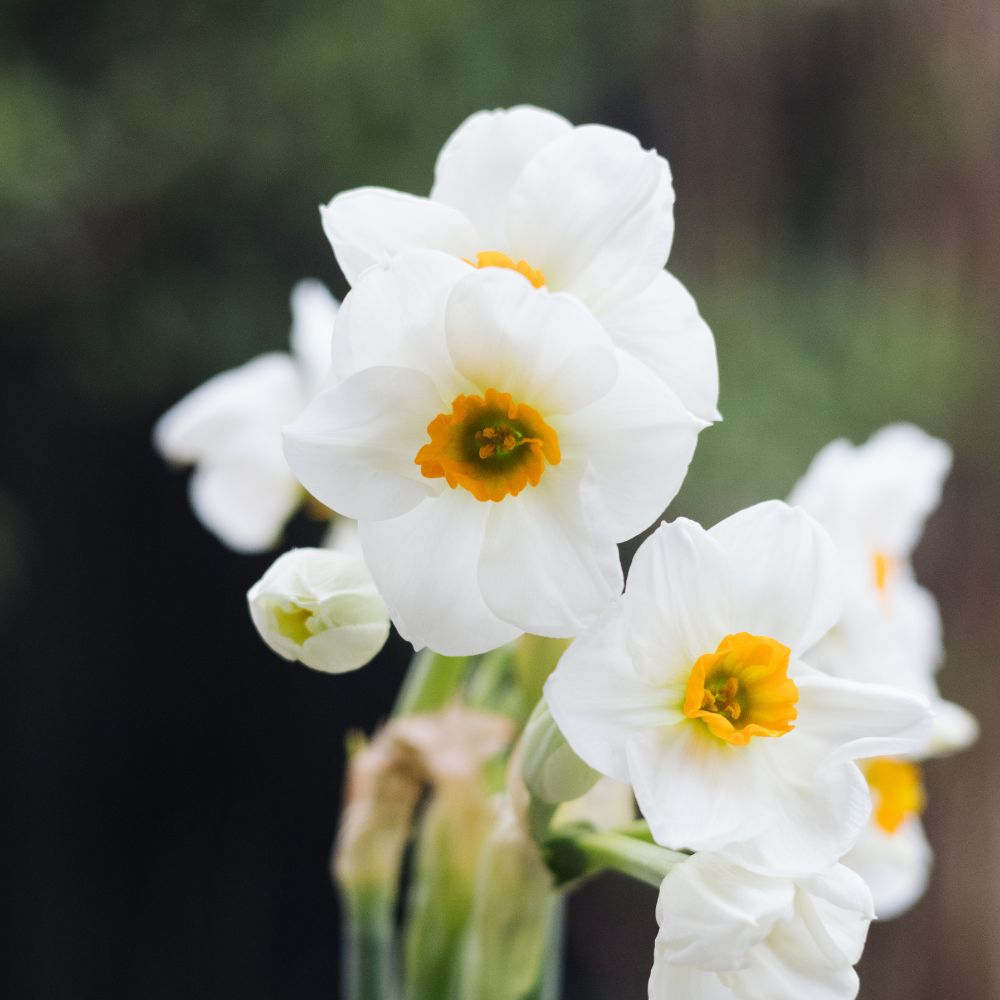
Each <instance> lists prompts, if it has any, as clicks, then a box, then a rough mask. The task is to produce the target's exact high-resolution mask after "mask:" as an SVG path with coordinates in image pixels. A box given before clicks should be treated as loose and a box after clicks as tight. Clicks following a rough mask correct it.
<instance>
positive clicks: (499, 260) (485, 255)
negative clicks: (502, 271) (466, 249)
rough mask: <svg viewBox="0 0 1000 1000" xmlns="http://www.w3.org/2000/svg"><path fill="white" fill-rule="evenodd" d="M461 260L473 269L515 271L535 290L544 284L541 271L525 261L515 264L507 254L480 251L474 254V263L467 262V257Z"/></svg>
mask: <svg viewBox="0 0 1000 1000" xmlns="http://www.w3.org/2000/svg"><path fill="white" fill-rule="evenodd" d="M462 259H463V260H464V261H465V262H466V264H471V265H472V266H473V267H479V268H482V267H506V268H509V269H510V270H511V271H517V273H518V274H520V275H522V276H523V277H525V278H527V279H528V281H530V282H531V283H532V284H533V285H534V286H535V288H541V287H542V285H544V284H545V275H544V274H542V272H541V271H539V270H537V269H536V268H533V267H532V266H531V265H530V264H529V263H528V262H527V261H526V260H519V261H516V262H515V261H514V260H513V259H512V258H510V257H508V256H507V254H505V253H501V252H500V251H499V250H481V251H480V252H479V253H477V254H476V259H475V260H474V261H472V260H469V259H468V258H467V257H463V258H462Z"/></svg>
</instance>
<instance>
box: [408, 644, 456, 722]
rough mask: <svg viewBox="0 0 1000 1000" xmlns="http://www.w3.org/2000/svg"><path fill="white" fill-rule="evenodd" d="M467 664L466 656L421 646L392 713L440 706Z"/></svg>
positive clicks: (449, 696) (449, 698)
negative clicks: (449, 654) (421, 648)
mask: <svg viewBox="0 0 1000 1000" xmlns="http://www.w3.org/2000/svg"><path fill="white" fill-rule="evenodd" d="M468 665H469V657H467V656H442V655H441V654H440V653H435V652H433V651H432V650H430V649H424V650H421V652H419V653H417V654H416V656H414V657H413V660H412V661H411V663H410V669H409V670H408V671H407V673H406V680H404V681H403V687H402V689H401V690H400V692H399V697H397V699H396V706H395V708H394V709H393V712H392V714H393V715H416V714H418V713H419V712H435V711H437V710H438V709H441V708H444V707H445V705H447V704H448V702H449V701H451V699H452V698H453V697H454V696H455V692H456V691H458V689H459V687H461V684H462V680H463V678H464V677H465V671H466V668H467V667H468Z"/></svg>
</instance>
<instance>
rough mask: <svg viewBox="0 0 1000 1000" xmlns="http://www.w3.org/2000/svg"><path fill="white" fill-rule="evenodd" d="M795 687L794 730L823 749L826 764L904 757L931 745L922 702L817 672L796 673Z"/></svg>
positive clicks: (926, 710) (928, 718)
mask: <svg viewBox="0 0 1000 1000" xmlns="http://www.w3.org/2000/svg"><path fill="white" fill-rule="evenodd" d="M795 683H796V686H797V687H798V689H799V701H798V706H797V708H798V719H797V720H796V723H795V725H796V728H797V729H798V730H799V731H800V732H802V733H804V734H807V735H808V737H809V739H810V740H819V741H821V742H822V743H823V745H824V746H825V747H826V759H827V760H830V761H834V760H855V759H859V758H863V757H892V756H900V755H903V756H905V755H909V754H913V753H918V752H919V751H920V750H922V749H923V748H924V747H925V746H926V745H927V742H928V740H929V739H930V734H931V712H930V706H929V704H928V703H927V700H926V699H925V698H921V697H919V696H917V695H911V694H907V693H905V692H903V691H897V690H895V689H893V688H890V687H886V686H884V685H882V684H866V683H864V682H861V681H848V680H843V679H841V678H839V677H827V676H825V675H823V674H821V673H819V672H818V671H810V672H808V673H801V674H800V673H797V674H796V676H795Z"/></svg>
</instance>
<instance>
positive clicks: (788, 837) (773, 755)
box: [726, 733, 871, 875]
mask: <svg viewBox="0 0 1000 1000" xmlns="http://www.w3.org/2000/svg"><path fill="white" fill-rule="evenodd" d="M794 735H795V734H794V733H793V734H790V735H788V736H783V737H778V738H777V739H774V740H763V739H760V740H755V741H754V742H753V743H752V744H751V746H753V745H754V743H756V744H758V746H757V749H758V753H759V761H758V771H759V774H756V775H755V777H756V779H757V781H758V792H757V795H758V796H759V798H760V800H761V801H760V806H761V808H762V809H763V810H765V811H766V813H767V816H768V822H767V826H766V829H765V830H764V831H763V832H762V833H758V834H756V835H755V836H754V837H753V838H752V839H750V840H743V841H740V842H738V843H733V844H731V845H729V846H728V847H727V848H726V854H727V856H728V857H729V858H730V859H731V860H733V861H734V862H736V863H737V864H740V865H743V866H745V867H747V868H750V869H752V870H754V871H759V872H762V873H766V874H775V875H779V874H784V875H800V874H802V873H808V872H814V871H818V870H820V869H822V868H826V867H829V866H830V865H832V864H834V863H835V862H837V861H838V860H839V859H840V858H841V857H843V856H844V854H846V853H847V851H849V850H850V849H851V847H852V846H853V845H854V843H855V841H856V840H857V838H858V835H859V834H860V833H861V830H862V829H863V828H864V825H865V823H867V821H868V816H869V814H870V812H871V796H870V794H869V792H868V783H867V782H866V781H865V778H864V775H863V774H862V773H861V771H860V770H859V769H858V768H857V766H856V765H854V764H850V763H840V764H832V765H827V766H823V765H822V761H821V760H819V759H818V758H817V755H816V754H815V753H814V752H811V751H810V748H808V747H807V746H805V745H803V744H802V743H801V742H797V741H795V739H794ZM778 744H780V745H778Z"/></svg>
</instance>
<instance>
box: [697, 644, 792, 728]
mask: <svg viewBox="0 0 1000 1000" xmlns="http://www.w3.org/2000/svg"><path fill="white" fill-rule="evenodd" d="M789 656H790V650H789V648H788V647H787V646H784V645H782V644H781V643H780V642H778V641H777V640H776V639H769V638H767V637H766V636H760V635H750V634H749V633H748V632H740V633H738V634H736V635H727V636H726V637H725V639H723V640H722V642H720V643H719V647H718V649H716V651H715V652H714V653H705V654H704V656H700V657H698V659H697V661H696V662H695V665H694V667H693V668H692V670H691V676H690V677H689V678H688V683H687V689H686V691H685V693H684V714H685V715H686V716H687V717H688V718H689V719H698V720H700V721H701V723H703V724H704V726H705V727H706V728H707V729H708V731H709V732H710V733H711V734H712V736H715V737H717V738H718V739H720V740H723V741H725V742H726V743H732V744H734V745H735V746H746V745H747V744H748V743H749V742H750V740H751V738H752V737H754V736H784V735H785V734H786V733H788V732H791V730H792V728H793V726H792V722H794V720H795V717H796V714H797V713H796V710H795V704H796V702H797V701H798V700H799V691H798V688H797V687H796V686H795V682H794V681H793V680H792V679H791V678H790V677H789V676H788V659H789Z"/></svg>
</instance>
